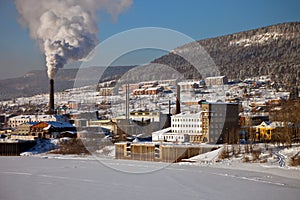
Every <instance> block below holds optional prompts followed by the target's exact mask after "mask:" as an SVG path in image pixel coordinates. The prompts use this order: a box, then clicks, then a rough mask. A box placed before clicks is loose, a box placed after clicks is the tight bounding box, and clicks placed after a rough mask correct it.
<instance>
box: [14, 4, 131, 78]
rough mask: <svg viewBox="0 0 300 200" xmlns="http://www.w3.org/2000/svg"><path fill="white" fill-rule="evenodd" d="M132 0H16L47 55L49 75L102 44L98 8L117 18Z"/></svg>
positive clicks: (17, 6)
mask: <svg viewBox="0 0 300 200" xmlns="http://www.w3.org/2000/svg"><path fill="white" fill-rule="evenodd" d="M131 3H132V0H15V5H16V8H17V10H18V12H19V14H20V23H21V24H22V25H24V26H25V27H28V28H29V31H30V36H31V37H32V38H34V39H36V40H38V42H39V44H40V46H41V49H42V51H43V52H44V53H45V56H46V65H47V69H48V76H49V78H50V79H53V78H54V76H55V73H56V71H57V70H58V69H59V68H62V67H63V66H64V65H65V64H66V63H68V62H69V61H77V60H80V59H83V58H85V57H86V56H87V55H88V54H89V53H90V51H91V50H92V49H93V48H94V47H95V46H96V45H97V44H98V37H97V32H98V28H97V24H96V22H97V13H96V12H97V10H99V9H105V10H107V11H108V12H109V13H110V14H111V15H112V16H113V18H114V19H115V18H116V17H117V16H118V14H119V13H120V12H122V11H123V10H124V9H127V8H128V7H130V5H131Z"/></svg>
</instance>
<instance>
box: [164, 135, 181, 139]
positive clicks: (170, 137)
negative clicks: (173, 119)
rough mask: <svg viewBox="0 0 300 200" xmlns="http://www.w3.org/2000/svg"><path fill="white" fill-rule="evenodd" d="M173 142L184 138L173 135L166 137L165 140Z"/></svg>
mask: <svg viewBox="0 0 300 200" xmlns="http://www.w3.org/2000/svg"><path fill="white" fill-rule="evenodd" d="M168 139H169V140H173V139H176V140H183V136H173V135H167V136H164V140H168Z"/></svg>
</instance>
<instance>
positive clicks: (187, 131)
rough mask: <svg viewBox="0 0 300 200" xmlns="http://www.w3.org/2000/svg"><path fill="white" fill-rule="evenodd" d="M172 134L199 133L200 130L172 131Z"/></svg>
mask: <svg viewBox="0 0 300 200" xmlns="http://www.w3.org/2000/svg"><path fill="white" fill-rule="evenodd" d="M172 132H173V133H200V132H201V131H200V130H172Z"/></svg>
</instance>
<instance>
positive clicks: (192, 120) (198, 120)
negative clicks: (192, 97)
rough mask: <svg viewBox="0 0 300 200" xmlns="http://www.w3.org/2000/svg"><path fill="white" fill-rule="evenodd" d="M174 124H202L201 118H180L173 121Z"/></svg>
mask: <svg viewBox="0 0 300 200" xmlns="http://www.w3.org/2000/svg"><path fill="white" fill-rule="evenodd" d="M172 122H200V118H196V119H185V118H183V119H182V118H180V119H174V118H173V119H172Z"/></svg>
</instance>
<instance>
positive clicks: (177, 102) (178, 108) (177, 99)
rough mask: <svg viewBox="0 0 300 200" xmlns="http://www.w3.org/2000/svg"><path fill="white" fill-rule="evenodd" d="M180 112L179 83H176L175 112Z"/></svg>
mask: <svg viewBox="0 0 300 200" xmlns="http://www.w3.org/2000/svg"><path fill="white" fill-rule="evenodd" d="M179 113H181V111H180V85H179V83H177V88H176V110H175V114H176V115H177V114H179Z"/></svg>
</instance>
